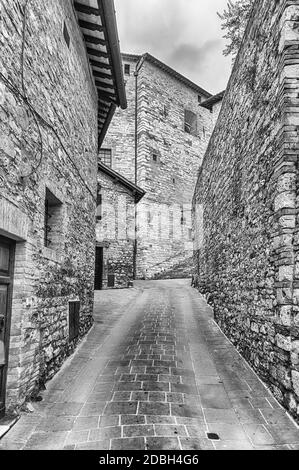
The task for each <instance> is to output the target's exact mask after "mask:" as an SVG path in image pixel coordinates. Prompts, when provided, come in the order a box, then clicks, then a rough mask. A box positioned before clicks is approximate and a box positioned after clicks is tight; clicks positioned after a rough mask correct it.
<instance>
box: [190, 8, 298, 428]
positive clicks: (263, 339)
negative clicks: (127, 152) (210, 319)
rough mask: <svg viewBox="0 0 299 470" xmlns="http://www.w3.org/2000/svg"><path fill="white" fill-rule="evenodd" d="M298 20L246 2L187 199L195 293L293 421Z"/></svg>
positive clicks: (289, 12) (288, 11)
mask: <svg viewBox="0 0 299 470" xmlns="http://www.w3.org/2000/svg"><path fill="white" fill-rule="evenodd" d="M298 17H299V3H298V1H287V2H286V1H284V0H278V1H276V2H271V5H269V2H268V1H267V0H256V1H255V2H254V6H253V10H252V14H251V18H250V21H249V24H248V27H247V30H246V33H245V37H244V40H243V44H242V46H241V50H240V52H239V55H238V57H237V59H236V61H235V65H234V69H233V72H232V76H231V78H230V82H229V85H228V88H227V90H226V93H225V96H224V100H223V104H222V109H221V111H220V115H219V119H218V121H217V124H216V127H215V130H214V133H213V135H212V137H211V140H210V143H209V146H208V149H207V152H206V155H205V157H204V160H203V164H202V167H201V170H200V174H199V178H198V182H197V186H196V191H195V195H194V199H193V203H194V207H193V210H194V214H195V220H194V223H195V229H196V233H197V235H196V246H195V255H196V259H197V260H198V263H197V270H198V275H199V287H200V290H201V291H202V292H205V293H206V295H207V297H208V299H209V302H210V303H211V304H212V305H213V307H214V314H215V318H216V320H217V322H218V323H219V324H220V326H221V327H222V329H223V330H224V332H225V333H226V335H227V336H228V337H229V338H230V339H231V340H232V342H233V343H234V344H235V345H236V347H237V348H238V350H239V351H240V352H241V353H242V354H243V356H244V357H245V358H246V359H247V360H248V361H249V362H250V364H251V365H252V366H253V367H254V369H255V370H256V372H257V373H258V374H259V375H260V377H261V378H262V379H263V380H264V382H265V383H266V384H267V385H268V386H269V388H270V389H271V390H272V392H273V393H274V395H275V396H276V398H277V399H278V400H279V401H280V403H281V404H283V405H284V406H285V407H286V408H287V409H288V410H289V411H290V412H291V413H292V415H293V416H294V418H295V419H297V420H299V308H298V304H299V259H298V251H299V244H298V243H299V238H298V232H299V225H298V200H299V199H298V152H299V142H298V126H299V120H298V115H299V114H298V111H299V101H298V96H299V82H298V72H299V70H298V60H299V55H298V51H299V33H298ZM244 385H245V384H244ZM240 396H241V395H240ZM244 398H245V396H244ZM264 406H267V404H264ZM261 407H263V404H261Z"/></svg>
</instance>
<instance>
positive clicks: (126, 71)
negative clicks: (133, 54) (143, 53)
mask: <svg viewBox="0 0 299 470" xmlns="http://www.w3.org/2000/svg"><path fill="white" fill-rule="evenodd" d="M130 73H131V66H130V64H125V75H130Z"/></svg>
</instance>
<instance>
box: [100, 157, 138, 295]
mask: <svg viewBox="0 0 299 470" xmlns="http://www.w3.org/2000/svg"><path fill="white" fill-rule="evenodd" d="M107 163H109V162H107ZM144 194H145V192H144V191H143V190H142V189H141V188H139V187H138V186H136V185H135V184H134V183H132V182H131V181H129V180H127V179H126V178H124V177H123V176H121V175H120V174H119V173H117V172H116V171H115V170H113V169H112V168H110V167H109V166H106V165H105V164H103V163H102V162H101V161H99V165H98V194H97V198H98V199H97V225H96V239H97V246H96V266H95V268H96V269H95V273H96V275H95V290H101V289H106V288H123V287H131V286H132V285H133V278H134V257H135V238H136V237H135V234H136V231H135V228H136V227H135V221H136V217H135V215H136V205H137V203H139V201H140V200H141V199H142V198H143V197H144Z"/></svg>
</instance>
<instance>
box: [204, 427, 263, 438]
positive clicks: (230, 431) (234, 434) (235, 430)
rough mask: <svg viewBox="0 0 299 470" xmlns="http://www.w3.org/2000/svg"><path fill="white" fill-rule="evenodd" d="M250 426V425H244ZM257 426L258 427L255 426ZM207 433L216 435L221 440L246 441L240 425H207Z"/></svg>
mask: <svg viewBox="0 0 299 470" xmlns="http://www.w3.org/2000/svg"><path fill="white" fill-rule="evenodd" d="M245 426H251V425H245ZM257 426H258V425H257ZM208 431H209V433H215V434H218V436H219V437H220V439H221V440H227V441H248V436H247V435H246V434H245V432H244V429H243V426H241V425H240V424H226V423H224V424H223V423H215V424H208Z"/></svg>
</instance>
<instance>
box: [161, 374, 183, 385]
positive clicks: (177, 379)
mask: <svg viewBox="0 0 299 470" xmlns="http://www.w3.org/2000/svg"><path fill="white" fill-rule="evenodd" d="M158 377H159V382H168V383H172V384H179V383H181V382H182V381H181V376H180V375H163V374H161V375H159V376H158Z"/></svg>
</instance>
